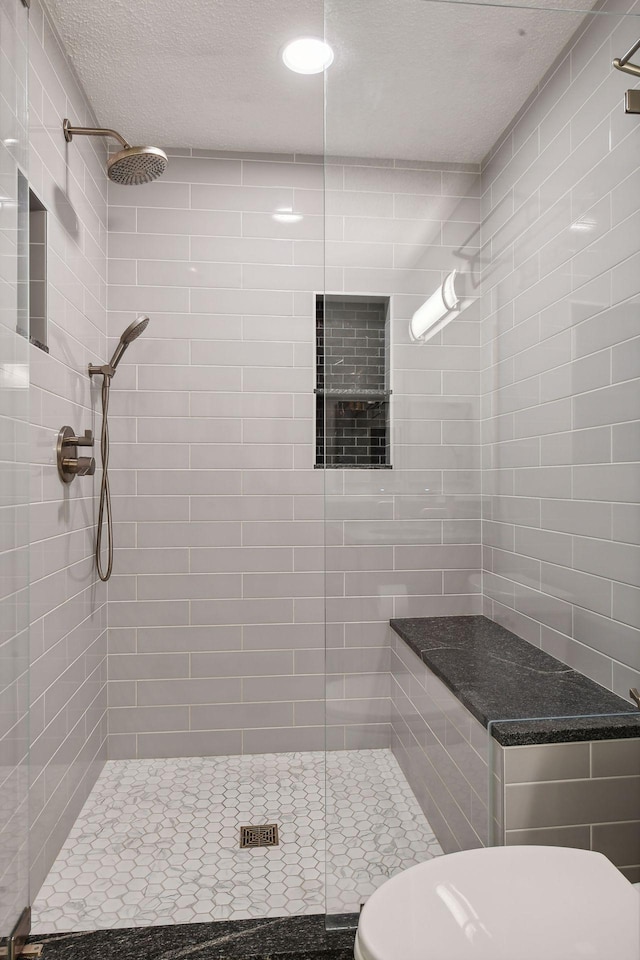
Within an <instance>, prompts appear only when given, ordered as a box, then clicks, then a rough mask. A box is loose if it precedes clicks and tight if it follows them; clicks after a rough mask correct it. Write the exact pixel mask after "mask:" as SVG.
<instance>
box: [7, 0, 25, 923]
mask: <svg viewBox="0 0 640 960" xmlns="http://www.w3.org/2000/svg"><path fill="white" fill-rule="evenodd" d="M27 33H28V20H27V14H26V11H25V9H24V8H23V7H22V6H21V5H18V4H15V3H14V2H13V0H0V58H1V59H2V82H3V86H2V94H3V99H2V121H3V138H4V142H1V143H0V183H1V187H0V189H1V191H2V197H3V201H2V203H0V232H1V236H2V252H1V254H0V289H1V291H2V308H1V310H0V356H1V357H2V361H1V363H0V410H1V413H2V416H1V417H0V424H1V429H2V448H1V451H0V570H1V571H2V573H1V575H0V941H2V940H3V938H4V937H6V936H8V934H9V933H10V931H11V930H12V929H13V927H14V925H15V923H16V922H17V920H18V917H19V916H20V914H21V913H22V911H23V909H24V908H25V906H26V905H27V904H28V903H29V802H28V801H29V792H28V791H29V767H28V763H29V728H28V707H29V700H28V697H29V692H28V691H29V671H28V667H29V658H28V657H29V630H28V626H29V624H28V587H29V563H28V555H29V523H28V501H29V466H28V449H29V448H28V443H27V435H28V431H29V391H28V389H27V387H28V371H29V366H28V363H29V353H28V351H29V344H28V342H27V340H26V339H25V338H24V337H23V336H21V335H20V334H19V333H18V330H19V329H21V327H22V324H21V322H20V321H21V320H22V316H21V311H20V307H21V302H20V290H21V286H22V289H24V286H25V283H24V278H23V276H22V272H21V267H20V265H21V260H23V255H24V248H23V247H22V249H21V243H20V241H21V237H20V232H19V231H20V226H21V220H22V215H23V211H22V210H21V208H20V200H21V199H23V198H20V195H19V193H18V169H19V167H21V168H22V170H25V169H26V158H27V152H28V131H27V93H26V90H27V71H28V63H27ZM7 201H9V202H7ZM21 280H22V285H21V282H20V281H21Z"/></svg>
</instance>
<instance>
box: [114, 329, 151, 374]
mask: <svg viewBox="0 0 640 960" xmlns="http://www.w3.org/2000/svg"><path fill="white" fill-rule="evenodd" d="M148 325H149V317H145V316H142V317H137V318H136V319H135V320H134V321H133V323H130V324H129V326H128V327H127V329H126V330H125V331H124V333H123V334H122V336H121V337H120V342H119V343H118V346H117V347H116V349H115V350H114V353H113V356H112V357H111V360H110V361H109V366H110V367H112V368H113V369H114V370H115V369H116V367H117V366H118V364H119V363H120V361H121V359H122V355H123V353H124V352H125V350H126V349H127V347H128V346H129V344H130V343H133V341H134V340H137V339H138V337H139V336H140V334H141V333H144V331H145V330H146V329H147V326H148Z"/></svg>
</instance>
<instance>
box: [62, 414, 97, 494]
mask: <svg viewBox="0 0 640 960" xmlns="http://www.w3.org/2000/svg"><path fill="white" fill-rule="evenodd" d="M92 446H93V433H92V432H91V430H85V432H84V436H82V437H76V435H75V431H74V430H73V427H69V426H66V427H62V429H61V430H60V432H59V433H58V441H57V443H56V460H57V463H58V473H59V474H60V479H61V480H62V481H63V483H71V481H72V480H73V479H74V477H92V476H93V474H94V473H95V472H96V461H95V460H94V458H93V457H79V456H78V447H92Z"/></svg>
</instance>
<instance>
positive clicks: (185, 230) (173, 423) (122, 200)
mask: <svg viewBox="0 0 640 960" xmlns="http://www.w3.org/2000/svg"><path fill="white" fill-rule="evenodd" d="M183 153H184V154H185V155H183V156H180V157H179V158H178V157H175V156H172V157H171V159H170V164H169V168H168V170H167V173H166V174H165V176H164V177H163V179H162V180H161V181H158V182H156V183H154V184H151V185H149V186H145V187H141V188H122V187H118V186H113V185H110V187H109V220H110V231H109V298H110V299H109V320H108V323H109V334H110V336H111V337H112V338H114V340H115V338H117V337H118V336H119V335H120V332H121V330H122V329H123V328H124V326H126V324H127V323H128V322H129V319H130V316H131V311H134V310H144V311H145V312H148V313H149V314H150V315H151V324H150V326H149V328H148V329H147V331H146V332H145V335H144V337H143V338H142V339H141V340H139V341H138V342H137V343H136V344H135V346H134V347H133V348H132V349H131V350H130V351H129V353H127V355H126V357H125V359H124V360H123V363H122V365H121V367H120V368H119V371H118V377H117V379H116V380H115V381H114V389H113V397H112V405H111V413H112V418H113V419H112V421H111V422H112V440H113V448H112V461H111V463H112V477H113V480H112V486H113V493H114V513H115V517H116V527H115V529H116V538H117V543H118V552H117V556H116V572H115V576H114V577H113V579H112V580H111V583H110V593H109V601H110V655H109V662H110V668H109V677H110V683H109V688H110V716H111V720H110V728H109V734H110V737H109V741H110V748H109V749H110V756H112V757H114V758H131V757H154V756H174V755H192V754H195V755H200V754H202V753H205V754H214V753H217V752H224V753H243V752H244V753H251V752H262V751H266V752H272V751H274V750H287V751H288V750H314V749H320V748H322V746H323V745H324V721H325V706H324V697H325V655H324V646H325V635H324V619H325V602H324V596H325V585H326V591H327V597H328V599H327V603H326V616H327V621H328V627H327V633H328V639H327V642H328V645H329V650H328V653H327V659H326V666H327V671H328V680H327V684H326V691H327V696H328V698H329V705H328V709H327V720H328V722H329V724H330V726H331V730H330V736H329V746H330V747H332V748H336V749H340V748H347V749H357V748H361V747H370V746H387V745H389V743H390V725H389V724H390V712H389V704H390V701H389V696H390V680H389V650H388V645H387V639H386V625H387V621H388V620H389V618H390V617H391V616H394V615H395V616H411V615H422V614H429V613H434V614H446V613H451V614H461V613H476V612H479V610H480V606H481V586H480V551H481V548H480V478H479V470H480V447H479V440H480V436H479V419H478V418H479V412H480V410H479V391H480V359H481V354H480V324H479V322H478V320H479V317H480V313H479V310H477V309H476V308H473V307H472V308H471V309H470V310H469V311H468V313H467V314H465V315H464V317H463V318H462V319H461V320H460V321H459V322H458V323H456V324H454V325H452V327H450V328H449V330H447V331H446V332H445V334H444V335H442V336H440V337H438V338H437V339H435V340H434V341H433V342H432V343H430V344H428V345H424V346H416V345H412V344H410V342H409V336H408V321H409V317H410V316H411V313H412V312H413V310H415V309H416V308H417V307H418V306H419V305H420V304H421V303H422V302H423V300H424V299H425V298H426V297H427V296H428V295H429V294H430V293H431V292H432V291H433V290H435V289H436V287H437V286H438V285H439V284H440V283H441V281H442V279H444V276H445V273H446V272H448V271H450V270H451V269H452V268H453V267H455V266H456V265H458V266H464V261H463V260H462V259H461V257H460V254H459V252H458V246H459V245H460V243H461V242H463V241H464V242H466V244H467V247H468V246H469V244H471V245H473V243H474V239H475V242H476V243H477V242H478V239H477V230H478V225H479V210H480V207H479V204H480V200H479V195H480V183H479V174H478V170H477V169H475V168H473V167H472V166H470V167H469V168H468V170H467V171H466V173H465V171H464V170H463V171H460V170H459V169H457V168H452V169H451V170H450V169H448V168H446V166H445V167H444V168H442V169H440V168H434V169H420V165H419V164H417V165H416V169H411V168H410V167H411V165H410V164H408V165H407V164H406V163H405V164H404V165H402V164H400V163H397V165H395V166H394V164H393V162H392V163H389V162H388V161H385V162H384V164H381V165H380V166H376V165H371V162H370V161H369V162H368V163H367V164H366V165H365V164H362V163H359V162H358V161H356V160H354V161H353V162H350V163H348V164H344V163H338V162H335V163H334V162H331V163H330V164H328V165H327V168H326V171H327V178H328V183H329V186H330V189H329V190H328V191H327V195H326V204H327V209H326V214H327V221H326V223H327V229H328V234H327V246H326V259H327V264H326V275H325V268H324V249H325V248H324V243H323V240H324V220H323V217H322V215H321V214H322V209H323V186H324V181H323V165H322V162H321V161H320V160H319V159H317V158H301V159H296V160H295V161H294V162H291V160H290V159H289V158H284V157H283V158H272V159H270V160H264V159H260V158H257V157H253V156H251V155H247V156H246V157H239V156H237V155H236V156H234V157H225V156H224V155H221V154H218V155H211V156H206V155H203V151H198V152H197V155H193V156H191V155H190V153H191V151H189V150H185V151H183ZM194 153H195V151H194ZM279 207H285V208H290V209H291V210H293V211H295V212H296V213H299V214H300V215H301V216H302V219H301V220H299V221H298V222H295V223H292V222H286V218H285V222H283V219H282V218H280V219H277V218H276V219H274V213H277V210H278V208H279ZM407 218H409V219H407ZM325 288H326V291H327V292H329V293H337V294H345V295H347V296H348V295H354V294H373V295H376V296H380V297H387V296H391V297H392V302H391V361H392V368H393V378H392V383H391V387H392V389H393V399H392V408H391V409H392V431H393V433H392V436H393V464H394V468H393V470H384V471H379V470H352V471H349V470H331V471H326V473H325V472H324V471H322V470H315V469H314V439H315V437H314V431H315V424H314V417H315V402H314V396H313V387H314V362H315V358H314V346H315V304H314V293H323V292H324V291H325ZM325 485H326V487H325ZM325 492H326V516H327V526H326V536H327V543H328V550H327V577H326V581H325V577H324V538H325V524H324V515H325V514H324V510H325V508H324V494H325ZM220 678H227V679H226V680H224V681H222V682H221V679H220ZM212 704H213V705H212Z"/></svg>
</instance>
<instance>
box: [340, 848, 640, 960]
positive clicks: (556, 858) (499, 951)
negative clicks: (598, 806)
mask: <svg viewBox="0 0 640 960" xmlns="http://www.w3.org/2000/svg"><path fill="white" fill-rule="evenodd" d="M354 956H355V960H638V958H640V894H639V892H638V890H637V889H635V888H634V887H633V885H632V884H631V883H629V881H628V880H626V879H625V877H623V875H622V874H621V873H620V872H619V871H618V870H617V869H616V868H615V867H614V866H613V864H612V863H611V862H610V861H609V860H607V858H606V857H604V856H602V854H600V853H591V852H590V851H588V850H574V849H570V848H567V847H525V846H523V847H517V846H516V847H488V848H486V849H481V850H467V851H464V852H463V853H453V854H448V855H446V856H443V857H437V858H435V859H433V860H429V861H427V862H426V863H420V864H418V866H415V867H410V868H409V869H408V870H405V871H404V872H403V873H400V874H398V875H397V876H395V877H393V878H392V879H390V880H387V882H386V883H384V884H383V885H382V886H381V887H380V888H379V889H378V890H376V892H375V893H374V894H373V895H372V896H371V897H370V898H369V900H368V901H367V903H366V904H365V906H364V907H363V909H362V913H361V915H360V922H359V924H358V933H357V935H356V943H355V951H354Z"/></svg>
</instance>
